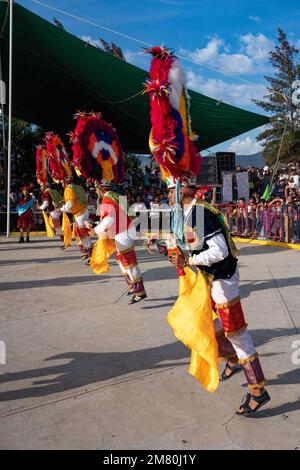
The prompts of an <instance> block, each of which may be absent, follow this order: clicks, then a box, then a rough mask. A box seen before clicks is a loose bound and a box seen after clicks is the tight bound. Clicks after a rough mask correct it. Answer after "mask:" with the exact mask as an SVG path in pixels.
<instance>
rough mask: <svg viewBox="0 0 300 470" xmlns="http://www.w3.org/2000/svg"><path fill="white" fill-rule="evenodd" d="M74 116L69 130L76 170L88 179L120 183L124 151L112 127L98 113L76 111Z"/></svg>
mask: <svg viewBox="0 0 300 470" xmlns="http://www.w3.org/2000/svg"><path fill="white" fill-rule="evenodd" d="M75 119H76V120H77V124H76V127H75V130H74V132H70V133H69V135H70V138H71V142H72V151H73V164H74V167H75V170H76V171H77V172H78V173H80V174H81V175H82V176H83V177H84V178H86V179H89V180H94V181H97V182H101V181H105V182H107V183H112V182H114V183H117V184H118V183H122V181H123V179H124V160H123V151H122V147H121V144H120V141H119V138H118V135H117V133H116V131H115V129H114V128H113V127H112V126H111V125H110V124H108V123H107V122H105V121H104V120H103V119H102V115H101V114H100V113H83V112H79V113H77V114H76V115H75Z"/></svg>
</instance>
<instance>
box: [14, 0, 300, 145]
mask: <svg viewBox="0 0 300 470" xmlns="http://www.w3.org/2000/svg"><path fill="white" fill-rule="evenodd" d="M41 1H43V0H41ZM18 3H20V4H21V5H23V6H25V7H26V8H29V9H30V10H31V11H33V12H35V13H37V14H38V15H40V16H42V17H44V18H45V19H48V20H50V21H52V19H53V16H55V17H56V18H57V19H59V20H60V21H61V22H62V23H63V25H64V27H65V29H66V30H67V31H69V32H71V33H73V34H76V35H77V36H79V37H81V38H85V39H86V40H89V41H91V42H92V41H97V39H98V38H99V37H102V38H103V39H105V40H106V41H108V42H109V41H113V42H115V43H117V44H118V45H120V46H121V47H122V49H123V51H124V52H125V54H126V58H127V60H128V62H131V63H133V64H134V65H138V66H139V67H141V68H144V69H146V70H148V68H149V62H148V56H146V55H144V54H142V53H141V50H142V46H141V45H140V44H138V43H137V42H134V41H132V40H129V39H126V38H125V37H123V36H118V35H115V34H113V33H110V32H107V31H103V30H101V29H99V28H98V27H96V26H92V25H90V24H87V23H84V22H81V21H78V20H76V19H74V18H70V17H68V16H66V15H64V14H62V13H58V12H55V11H52V10H50V9H47V8H45V7H43V6H41V5H38V4H36V3H34V2H33V1H32V0H18ZM44 3H47V4H48V5H51V6H53V7H56V8H58V9H61V10H64V11H67V12H69V13H72V14H74V15H77V16H80V17H83V18H85V19H87V20H91V21H93V22H95V23H97V24H101V25H103V26H106V27H108V28H111V29H113V30H115V31H118V32H120V33H122V34H124V35H128V36H131V37H134V38H136V39H138V40H141V41H143V42H145V43H149V44H153V45H157V44H164V45H166V46H168V47H170V48H172V49H173V50H174V51H175V53H177V54H180V55H181V56H185V57H186V58H187V59H189V60H190V62H189V61H183V62H182V63H183V66H184V69H185V72H186V76H187V81H188V86H189V87H190V88H192V89H194V90H196V91H199V92H201V93H204V94H206V95H208V96H211V97H213V98H217V99H220V100H222V101H224V102H226V103H229V104H233V105H235V106H239V107H242V108H244V109H248V110H250V111H256V112H260V113H261V112H262V111H261V110H260V109H259V108H257V107H256V106H255V105H254V104H253V103H251V98H260V97H261V96H263V95H264V92H265V80H264V75H265V74H267V75H269V74H272V69H271V68H270V65H269V63H268V52H269V50H270V49H271V48H273V47H274V44H275V41H276V37H277V27H278V26H279V27H281V28H282V29H283V30H284V31H285V32H286V33H287V35H288V38H289V40H290V41H291V42H292V43H294V44H295V45H296V46H298V47H299V49H300V28H299V26H300V2H299V0H285V1H284V2H283V1H282V0H260V1H259V0H247V1H243V0H186V1H183V0H130V1H129V0H123V1H121V0H84V1H82V0H72V1H68V0H62V1H58V0H44ZM210 67H213V68H214V69H217V70H218V71H214V70H211V69H210ZM233 77H234V78H233ZM257 133H258V131H257V130H255V131H251V132H249V133H247V134H243V135H242V136H240V137H238V138H236V139H233V140H231V141H227V142H225V143H223V144H221V145H219V146H217V147H214V148H213V149H210V150H213V151H215V150H232V151H236V152H237V153H239V154H243V153H245V154H251V153H255V152H256V151H259V150H260V147H259V144H258V143H257V142H256V141H255V136H256V135H257Z"/></svg>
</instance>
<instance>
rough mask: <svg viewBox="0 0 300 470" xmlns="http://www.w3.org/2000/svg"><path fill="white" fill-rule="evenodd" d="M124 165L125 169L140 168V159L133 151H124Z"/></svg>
mask: <svg viewBox="0 0 300 470" xmlns="http://www.w3.org/2000/svg"><path fill="white" fill-rule="evenodd" d="M124 165H125V169H126V171H128V170H140V169H141V168H142V165H141V161H140V159H139V158H138V157H137V156H136V155H135V154H134V153H125V155H124Z"/></svg>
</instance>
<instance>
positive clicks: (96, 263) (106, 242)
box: [90, 238, 116, 274]
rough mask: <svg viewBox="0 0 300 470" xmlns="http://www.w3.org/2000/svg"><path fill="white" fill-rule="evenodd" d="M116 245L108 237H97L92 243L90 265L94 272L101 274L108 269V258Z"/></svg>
mask: <svg viewBox="0 0 300 470" xmlns="http://www.w3.org/2000/svg"><path fill="white" fill-rule="evenodd" d="M115 250H116V245H115V242H114V240H111V239H110V238H104V239H102V238H99V240H97V242H96V243H95V245H94V248H93V253H92V256H91V260H90V267H91V269H92V270H93V271H94V273H96V274H103V273H107V272H108V271H109V266H108V259H109V258H110V256H111V255H112V254H113V253H114V252H115Z"/></svg>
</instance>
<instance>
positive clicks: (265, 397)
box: [236, 390, 271, 416]
mask: <svg viewBox="0 0 300 470" xmlns="http://www.w3.org/2000/svg"><path fill="white" fill-rule="evenodd" d="M250 400H254V401H255V402H256V403H257V406H256V407H255V408H251V407H250V406H249V403H250ZM270 400H271V397H270V395H269V394H268V392H267V390H265V391H264V393H263V394H262V395H260V396H259V397H256V396H255V395H251V394H250V393H247V395H246V398H245V401H244V402H243V403H242V404H241V406H240V409H241V410H242V411H240V410H238V411H236V414H237V415H239V416H249V415H251V414H253V413H255V412H256V411H258V410H259V408H261V407H262V406H263V405H265V404H266V403H268V401H270Z"/></svg>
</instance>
